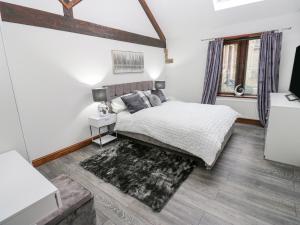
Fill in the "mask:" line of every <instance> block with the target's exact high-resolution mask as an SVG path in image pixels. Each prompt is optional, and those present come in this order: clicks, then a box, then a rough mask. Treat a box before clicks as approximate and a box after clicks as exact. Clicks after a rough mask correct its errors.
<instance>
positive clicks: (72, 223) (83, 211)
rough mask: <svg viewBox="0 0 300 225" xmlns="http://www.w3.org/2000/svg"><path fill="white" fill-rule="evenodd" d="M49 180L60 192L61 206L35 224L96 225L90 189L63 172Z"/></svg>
mask: <svg viewBox="0 0 300 225" xmlns="http://www.w3.org/2000/svg"><path fill="white" fill-rule="evenodd" d="M51 182H52V183H53V184H54V185H55V186H56V187H57V188H58V190H59V192H60V196H61V200H62V208H60V209H59V210H57V211H56V212H54V213H52V214H50V215H49V216H47V217H46V218H44V219H42V220H41V221H39V222H38V223H37V225H96V212H95V208H94V198H93V195H92V194H91V192H90V191H88V190H87V189H85V188H84V187H82V186H81V185H80V184H78V183H77V182H75V181H73V180H72V179H71V178H70V177H68V176H67V175H64V174H63V175H60V176H58V177H56V178H54V179H53V180H52V181H51Z"/></svg>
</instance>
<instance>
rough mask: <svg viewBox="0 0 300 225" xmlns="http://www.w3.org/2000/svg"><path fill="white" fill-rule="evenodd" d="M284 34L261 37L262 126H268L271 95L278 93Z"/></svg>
mask: <svg viewBox="0 0 300 225" xmlns="http://www.w3.org/2000/svg"><path fill="white" fill-rule="evenodd" d="M281 43H282V33H277V32H266V33H263V34H262V35H261V47H260V62H259V75H258V114H259V119H260V122H261V124H262V125H263V126H264V127H265V126H267V124H268V117H269V112H270V93H271V92H278V83H279V66H280V54H281Z"/></svg>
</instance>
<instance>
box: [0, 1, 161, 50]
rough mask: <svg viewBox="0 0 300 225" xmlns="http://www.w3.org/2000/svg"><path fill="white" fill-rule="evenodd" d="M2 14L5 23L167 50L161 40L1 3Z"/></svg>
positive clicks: (0, 10)
mask: <svg viewBox="0 0 300 225" xmlns="http://www.w3.org/2000/svg"><path fill="white" fill-rule="evenodd" d="M0 12H1V17H2V21H5V22H11V23H18V24H24V25H30V26H36V27H43V28H49V29H54V30H60V31H67V32H72V33H78V34H84V35H89V36H94V37H100V38H107V39H112V40H116V41H124V42H129V43H134V44H140V45H147V46H152V47H159V48H166V42H165V41H162V40H159V39H155V38H152V37H147V36H143V35H140V34H135V33H131V32H127V31H123V30H118V29H114V28H110V27H105V26H101V25H98V24H94V23H90V22H86V21H82V20H77V19H73V18H68V17H65V16H61V15H57V14H53V13H49V12H44V11H41V10H37V9H32V8H28V7H23V6H19V5H14V4H10V3H6V2H0Z"/></svg>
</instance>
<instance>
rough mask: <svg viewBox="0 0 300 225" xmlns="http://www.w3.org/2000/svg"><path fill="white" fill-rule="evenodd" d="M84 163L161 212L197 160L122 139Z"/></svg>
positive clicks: (103, 178) (94, 171)
mask: <svg viewBox="0 0 300 225" xmlns="http://www.w3.org/2000/svg"><path fill="white" fill-rule="evenodd" d="M80 165H81V166H82V167H83V168H85V169H86V170H88V171H90V172H92V173H94V174H95V175H96V176H98V177H99V178H101V179H102V180H104V181H105V182H108V183H111V184H112V185H114V186H116V187H118V188H119V189H120V190H121V191H122V192H124V193H126V194H129V195H131V196H133V197H135V198H136V199H138V200H140V201H141V202H143V203H144V204H146V205H148V206H149V207H151V208H152V209H153V211H155V212H160V211H161V210H162V209H163V207H164V206H165V205H166V204H167V202H168V200H169V199H170V198H171V197H172V195H173V194H174V193H175V192H176V190H177V189H178V188H179V186H180V184H181V183H182V182H183V181H185V179H186V178H187V177H188V176H189V174H190V173H191V172H192V171H193V169H194V167H195V166H196V165H197V162H196V161H194V160H192V159H190V158H185V157H183V156H180V155H178V154H175V153H172V152H166V151H163V150H162V149H160V148H158V147H154V146H149V145H144V144H140V143H138V142H135V141H132V140H128V139H119V141H118V142H115V143H113V144H112V145H111V146H108V147H106V148H104V150H103V152H101V153H99V154H97V155H94V156H92V157H90V158H89V159H86V160H84V161H83V162H81V163H80Z"/></svg>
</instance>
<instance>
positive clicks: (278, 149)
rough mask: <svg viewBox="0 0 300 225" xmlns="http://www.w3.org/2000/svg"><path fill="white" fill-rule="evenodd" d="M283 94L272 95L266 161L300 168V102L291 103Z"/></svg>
mask: <svg viewBox="0 0 300 225" xmlns="http://www.w3.org/2000/svg"><path fill="white" fill-rule="evenodd" d="M285 95H286V94H283V93H273V94H271V111H270V118H269V126H268V129H267V135H266V145H265V157H266V159H269V160H272V161H276V162H281V163H286V164H291V165H295V166H300V102H299V101H295V102H290V101H288V100H287V99H286V97H285Z"/></svg>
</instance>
